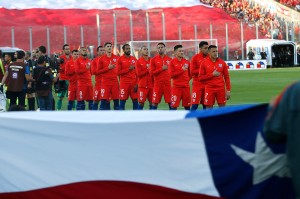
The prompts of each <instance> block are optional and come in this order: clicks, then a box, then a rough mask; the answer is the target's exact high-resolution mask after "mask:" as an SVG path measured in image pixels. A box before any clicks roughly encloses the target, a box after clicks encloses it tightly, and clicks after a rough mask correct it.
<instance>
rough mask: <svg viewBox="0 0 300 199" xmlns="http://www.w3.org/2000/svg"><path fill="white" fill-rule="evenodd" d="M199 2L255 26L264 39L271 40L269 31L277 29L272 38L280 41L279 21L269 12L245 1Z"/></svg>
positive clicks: (203, 0) (209, 0) (216, 0)
mask: <svg viewBox="0 0 300 199" xmlns="http://www.w3.org/2000/svg"><path fill="white" fill-rule="evenodd" d="M201 2H202V3H205V4H209V5H211V6H213V7H216V8H221V9H223V10H224V11H226V12H227V13H228V14H230V15H231V16H232V17H233V18H236V19H238V20H239V21H242V22H245V23H246V24H248V25H249V26H251V27H253V26H255V24H257V25H258V27H259V30H260V32H261V33H262V34H263V35H264V36H265V37H266V38H271V34H272V33H271V32H270V30H272V29H277V30H278V32H276V35H273V38H278V39H282V38H281V37H282V36H283V34H282V28H281V24H280V21H279V20H278V19H277V18H276V17H275V16H274V15H273V14H272V12H270V10H267V9H263V8H261V7H259V6H256V5H254V4H253V5H252V4H249V2H247V1H239V0H225V1H223V0H201ZM272 26H273V27H272Z"/></svg>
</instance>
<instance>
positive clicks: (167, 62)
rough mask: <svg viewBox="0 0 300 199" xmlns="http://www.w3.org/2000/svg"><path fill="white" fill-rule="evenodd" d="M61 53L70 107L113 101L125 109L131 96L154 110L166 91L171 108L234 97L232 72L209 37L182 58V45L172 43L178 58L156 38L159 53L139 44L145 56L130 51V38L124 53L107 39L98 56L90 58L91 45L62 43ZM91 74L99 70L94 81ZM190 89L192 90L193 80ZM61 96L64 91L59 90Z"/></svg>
mask: <svg viewBox="0 0 300 199" xmlns="http://www.w3.org/2000/svg"><path fill="white" fill-rule="evenodd" d="M63 48H64V49H63V50H64V54H63V55H62V56H61V57H60V59H63V60H64V61H62V63H61V64H60V80H61V81H69V86H68V100H69V103H68V109H69V110H70V109H72V107H73V103H74V101H75V100H77V110H84V109H85V101H88V102H89V109H93V110H97V109H99V108H98V106H99V102H100V110H108V109H110V106H109V104H110V101H111V100H112V101H113V103H114V106H113V107H114V109H115V110H125V103H126V101H127V100H128V99H129V97H130V98H131V100H132V104H133V109H134V110H136V109H140V110H142V109H143V108H144V103H145V101H146V100H148V101H149V104H150V109H152V110H155V109H157V107H158V104H159V103H160V102H161V99H162V96H164V99H165V102H166V103H168V105H169V109H170V110H176V109H177V108H178V107H179V106H180V102H181V101H182V106H183V107H184V109H186V110H196V109H197V108H198V105H199V104H202V105H203V108H204V109H205V108H212V107H213V105H214V104H215V101H217V103H218V105H219V107H222V106H225V104H226V100H228V99H229V98H230V89H231V85H230V78H229V73H228V68H227V65H226V63H225V62H224V61H223V60H222V59H220V58H218V51H217V46H214V45H210V46H209V45H208V43H207V42H206V41H202V42H200V44H199V49H200V52H199V53H198V54H196V55H195V56H194V57H193V58H192V60H191V62H189V61H188V60H187V59H185V58H184V48H183V46H182V45H176V46H174V58H173V59H172V58H170V57H169V56H167V55H166V45H165V44H164V43H158V44H157V46H156V50H157V55H156V56H154V57H153V58H150V57H149V55H148V54H149V49H148V47H147V46H143V47H141V49H140V54H141V57H140V58H139V59H138V60H137V59H136V58H135V57H134V56H132V55H131V47H130V45H129V44H125V45H123V46H122V50H123V53H124V54H123V55H122V56H120V57H119V56H116V55H115V54H113V53H112V43H110V42H107V43H105V44H104V46H99V47H98V48H97V57H96V58H95V59H93V60H90V59H89V58H88V56H87V50H86V48H84V47H81V48H80V50H79V51H78V50H73V51H72V53H71V52H70V47H69V46H68V45H64V47H63ZM92 75H94V76H95V85H94V87H93V83H92ZM191 78H192V79H193V80H192V81H193V83H192V94H191V92H190V80H191ZM59 97H60V98H61V99H62V98H63V97H64V93H60V94H59Z"/></svg>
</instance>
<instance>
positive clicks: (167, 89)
mask: <svg viewBox="0 0 300 199" xmlns="http://www.w3.org/2000/svg"><path fill="white" fill-rule="evenodd" d="M156 49H157V52H158V55H156V56H155V57H153V58H152V59H151V62H150V74H151V75H152V76H153V79H154V86H153V97H152V109H153V110H156V109H157V106H158V104H159V103H160V101H161V98H162V96H163V95H164V98H165V102H166V103H168V104H169V109H171V76H170V73H169V66H170V63H171V61H172V59H171V58H170V57H169V56H167V55H166V54H165V53H166V45H165V44H164V43H158V44H157V46H156Z"/></svg>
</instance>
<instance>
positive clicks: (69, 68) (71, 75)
mask: <svg viewBox="0 0 300 199" xmlns="http://www.w3.org/2000/svg"><path fill="white" fill-rule="evenodd" d="M78 57H79V52H78V50H72V59H71V60H69V61H68V62H67V63H66V67H65V74H66V75H67V77H68V80H69V86H68V110H72V109H73V106H74V101H75V100H76V99H77V96H76V92H77V74H76V73H75V61H76V59H77V58H78Z"/></svg>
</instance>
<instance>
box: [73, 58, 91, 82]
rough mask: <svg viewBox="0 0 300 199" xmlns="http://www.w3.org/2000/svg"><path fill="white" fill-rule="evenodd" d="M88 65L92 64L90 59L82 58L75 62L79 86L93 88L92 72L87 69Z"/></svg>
mask: <svg viewBox="0 0 300 199" xmlns="http://www.w3.org/2000/svg"><path fill="white" fill-rule="evenodd" d="M88 64H91V60H90V59H89V58H83V57H82V56H80V57H79V58H78V59H76V61H75V72H76V74H77V85H78V86H93V84H92V75H91V70H90V69H87V68H86V66H87V65H88Z"/></svg>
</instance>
